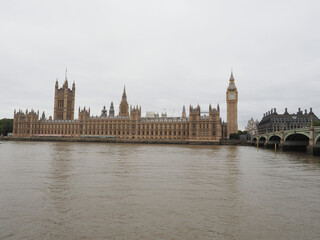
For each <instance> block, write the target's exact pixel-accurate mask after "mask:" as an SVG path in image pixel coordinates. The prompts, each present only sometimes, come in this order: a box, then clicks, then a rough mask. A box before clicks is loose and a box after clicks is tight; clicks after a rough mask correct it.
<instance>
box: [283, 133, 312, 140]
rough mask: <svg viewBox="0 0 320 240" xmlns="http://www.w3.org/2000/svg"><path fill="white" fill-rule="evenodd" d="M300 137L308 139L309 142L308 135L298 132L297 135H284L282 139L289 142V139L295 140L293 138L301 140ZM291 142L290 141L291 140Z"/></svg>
mask: <svg viewBox="0 0 320 240" xmlns="http://www.w3.org/2000/svg"><path fill="white" fill-rule="evenodd" d="M302 136H304V137H307V138H308V141H309V135H308V134H307V133H304V132H299V133H297V132H293V133H289V134H288V135H286V136H285V137H284V141H287V140H289V141H290V139H293V138H295V137H300V138H302ZM291 141H292V140H291Z"/></svg>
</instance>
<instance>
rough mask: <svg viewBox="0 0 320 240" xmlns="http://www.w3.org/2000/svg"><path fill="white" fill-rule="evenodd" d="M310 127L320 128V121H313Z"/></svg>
mask: <svg viewBox="0 0 320 240" xmlns="http://www.w3.org/2000/svg"><path fill="white" fill-rule="evenodd" d="M312 126H320V121H313V122H312Z"/></svg>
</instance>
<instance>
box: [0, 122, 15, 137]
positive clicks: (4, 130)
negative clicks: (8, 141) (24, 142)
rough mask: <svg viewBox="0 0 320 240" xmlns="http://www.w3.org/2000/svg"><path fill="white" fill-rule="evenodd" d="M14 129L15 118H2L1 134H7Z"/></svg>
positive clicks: (0, 123)
mask: <svg viewBox="0 0 320 240" xmlns="http://www.w3.org/2000/svg"><path fill="white" fill-rule="evenodd" d="M12 131H13V119H8V118H3V119H1V120H0V135H2V134H3V135H4V136H7V135H8V133H10V132H12Z"/></svg>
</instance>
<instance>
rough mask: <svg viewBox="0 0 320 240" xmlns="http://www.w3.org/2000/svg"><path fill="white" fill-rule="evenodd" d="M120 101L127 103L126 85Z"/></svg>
mask: <svg viewBox="0 0 320 240" xmlns="http://www.w3.org/2000/svg"><path fill="white" fill-rule="evenodd" d="M122 101H127V94H126V85H124V87H123V94H122Z"/></svg>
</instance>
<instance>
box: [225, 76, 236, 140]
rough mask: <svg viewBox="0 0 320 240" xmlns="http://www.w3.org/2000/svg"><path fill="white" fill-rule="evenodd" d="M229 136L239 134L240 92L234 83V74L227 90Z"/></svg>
mask: <svg viewBox="0 0 320 240" xmlns="http://www.w3.org/2000/svg"><path fill="white" fill-rule="evenodd" d="M226 97H227V136H228V137H229V136H230V134H231V133H238V90H237V87H236V85H235V83H234V77H233V73H232V71H231V76H230V79H229V86H228V89H227V94H226Z"/></svg>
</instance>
